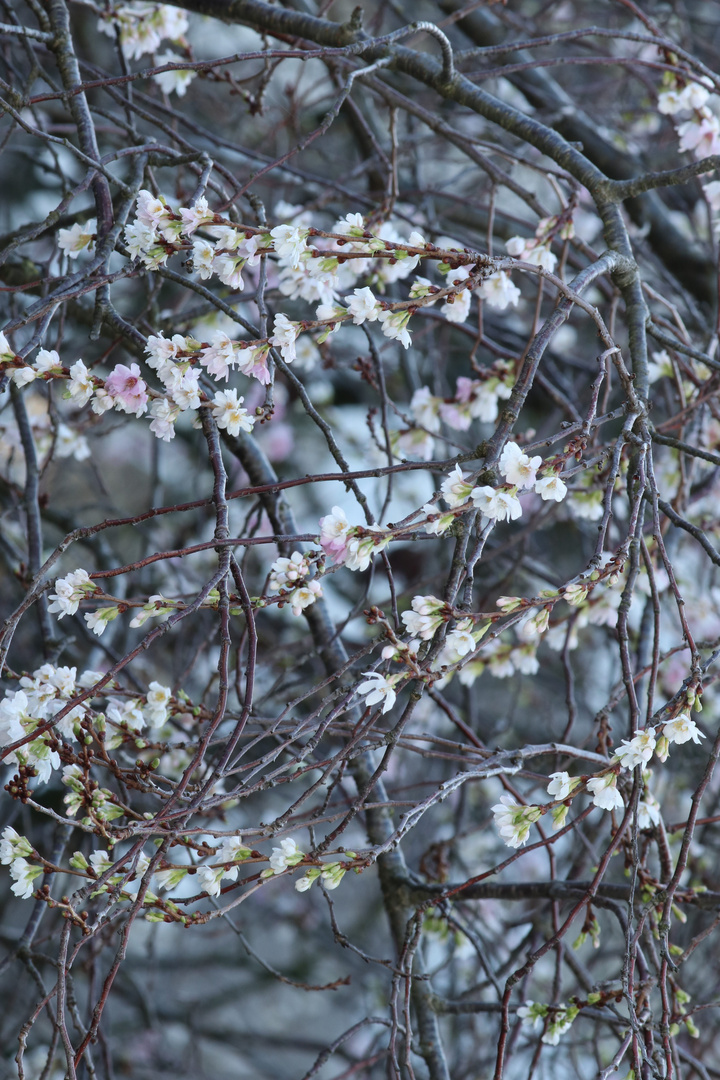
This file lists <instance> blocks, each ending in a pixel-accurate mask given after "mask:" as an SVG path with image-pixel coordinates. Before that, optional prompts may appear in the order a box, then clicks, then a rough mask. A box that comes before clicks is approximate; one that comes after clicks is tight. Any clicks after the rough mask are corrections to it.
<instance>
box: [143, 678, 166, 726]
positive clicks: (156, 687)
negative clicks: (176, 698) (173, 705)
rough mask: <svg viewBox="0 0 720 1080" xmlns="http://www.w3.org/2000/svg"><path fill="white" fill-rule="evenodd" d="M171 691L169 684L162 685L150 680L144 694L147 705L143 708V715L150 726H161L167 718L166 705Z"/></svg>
mask: <svg viewBox="0 0 720 1080" xmlns="http://www.w3.org/2000/svg"><path fill="white" fill-rule="evenodd" d="M171 697H172V692H171V690H170V687H169V686H163V685H162V683H159V682H157V681H154V682H151V683H150V686H149V688H148V692H147V695H146V701H147V705H146V706H145V708H144V709H143V716H144V717H145V719H146V720H147V722H148V724H149V725H150V727H155V728H159V727H162V726H163V724H164V723H165V721H166V720H167V714H168V705H169V703H170V698H171Z"/></svg>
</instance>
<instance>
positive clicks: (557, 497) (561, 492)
mask: <svg viewBox="0 0 720 1080" xmlns="http://www.w3.org/2000/svg"><path fill="white" fill-rule="evenodd" d="M535 492H536V494H537V495H539V496H540V498H541V499H543V500H544V501H545V502H549V501H550V500H554V501H555V502H562V501H563V499H564V498H565V496H566V495H567V486H566V485H565V484H564V483H563V481H562V480H561V479H560V477H559V476H556V475H555V474H554V473H553V474H551V475H550V476H543V477H541V479H540V480H536V481H535Z"/></svg>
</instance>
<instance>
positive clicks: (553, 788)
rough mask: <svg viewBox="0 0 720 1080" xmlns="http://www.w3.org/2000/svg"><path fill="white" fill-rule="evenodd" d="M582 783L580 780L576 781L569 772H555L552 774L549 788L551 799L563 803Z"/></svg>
mask: <svg viewBox="0 0 720 1080" xmlns="http://www.w3.org/2000/svg"><path fill="white" fill-rule="evenodd" d="M579 783H580V781H579V780H576V779H574V778H573V777H572V776H570V773H567V772H554V773H550V783H549V784H548V786H547V793H548V795H549V796H550V798H551V799H557V800H558V801H561V800H563V799H567V797H568V795H570V794H571V792H572V790H573V788H575V787H577V785H578V784H579Z"/></svg>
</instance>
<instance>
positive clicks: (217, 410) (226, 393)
mask: <svg viewBox="0 0 720 1080" xmlns="http://www.w3.org/2000/svg"><path fill="white" fill-rule="evenodd" d="M244 400H245V398H243V397H238V395H237V390H219V391H218V392H217V394H216V395H215V397H214V399H213V416H214V417H215V422H216V423H217V426H218V427H220V428H225V429H226V430H227V433H228V435H239V434H240V432H241V431H252V429H253V425H254V424H255V417H254V416H250V415H249V414H248V411H247V409H243V408H242V402H243V401H244Z"/></svg>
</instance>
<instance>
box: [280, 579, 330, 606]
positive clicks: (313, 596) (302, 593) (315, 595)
mask: <svg viewBox="0 0 720 1080" xmlns="http://www.w3.org/2000/svg"><path fill="white" fill-rule="evenodd" d="M322 594H323V591H322V585H321V584H320V582H319V581H318V580H317V578H313V580H312V581H307V582H305V584H303V585H299V586H298V588H297V589H293V591H292V592H291V593H290V595H289V596H288V602H289V604H290V606H291V608H292V613H293V615H301V614H302V612H303V611H304V610H305V608H308V607H310V605H311V604H314V603H315V602H316V601H317V600H319V599H320V597H321V596H322Z"/></svg>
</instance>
